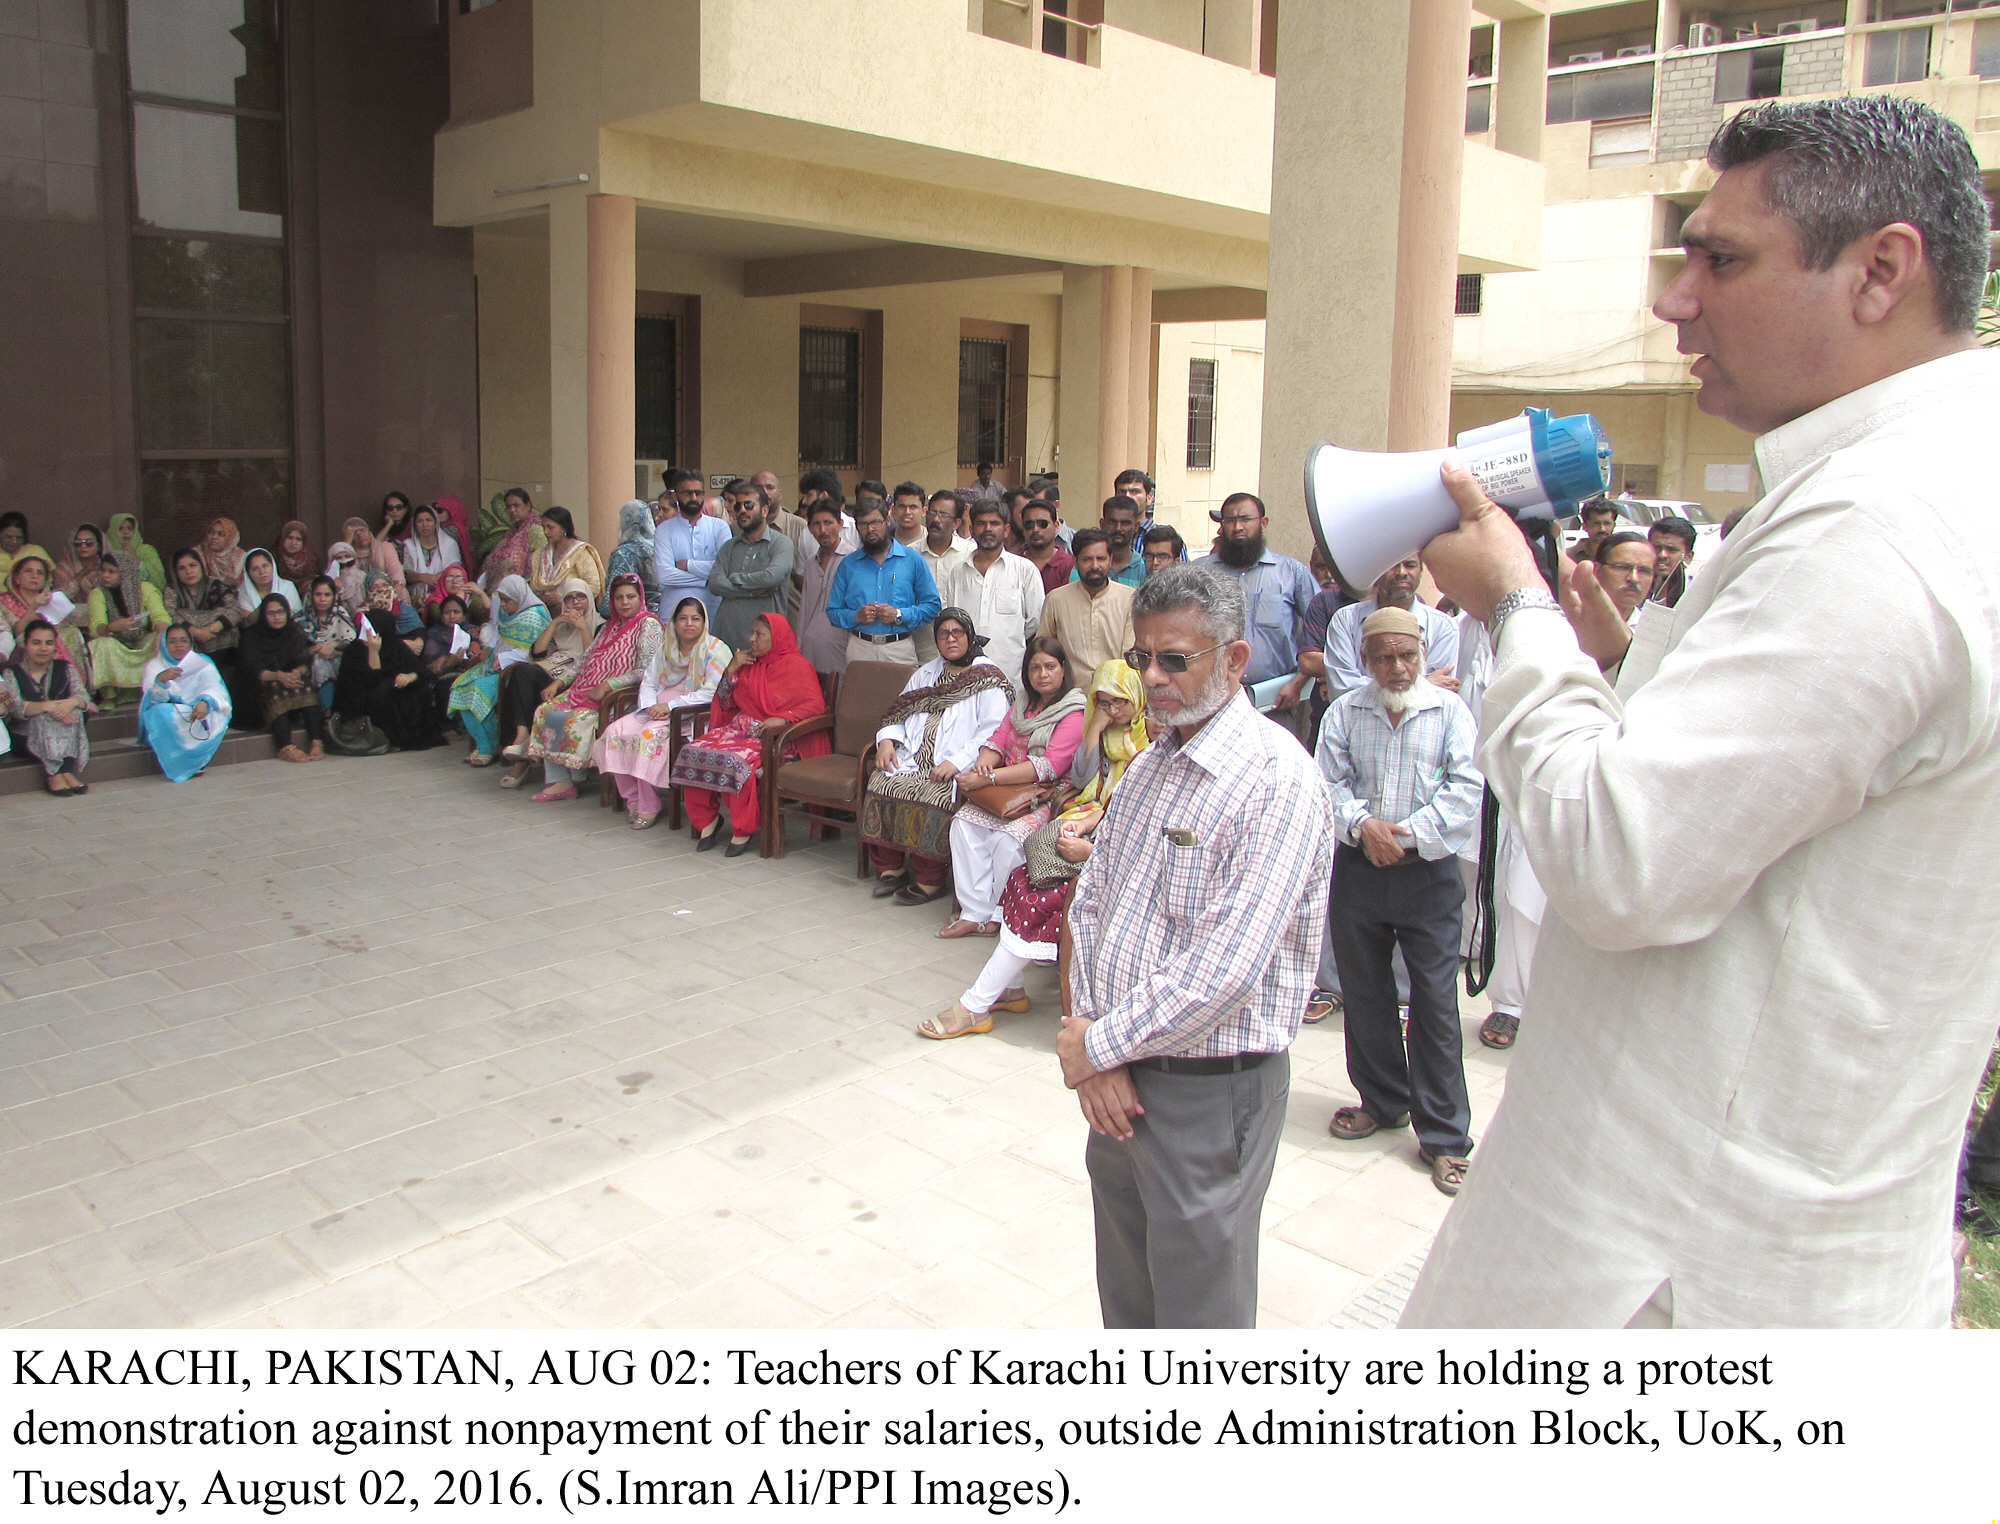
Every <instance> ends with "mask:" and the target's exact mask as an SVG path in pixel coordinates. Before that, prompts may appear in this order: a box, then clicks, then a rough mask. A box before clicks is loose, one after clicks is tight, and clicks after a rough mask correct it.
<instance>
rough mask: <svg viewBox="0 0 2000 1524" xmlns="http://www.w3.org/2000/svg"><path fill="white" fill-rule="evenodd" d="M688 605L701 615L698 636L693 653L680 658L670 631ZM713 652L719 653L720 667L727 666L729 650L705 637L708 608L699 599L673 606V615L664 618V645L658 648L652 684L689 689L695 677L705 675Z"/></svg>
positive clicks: (678, 645)
mask: <svg viewBox="0 0 2000 1524" xmlns="http://www.w3.org/2000/svg"><path fill="white" fill-rule="evenodd" d="M690 605H692V606H693V608H694V610H695V612H696V613H698V614H700V615H701V634H699V635H697V636H696V637H695V642H694V647H693V649H692V650H690V651H689V652H688V654H687V656H686V657H685V658H683V657H682V656H681V637H680V632H679V631H678V630H676V629H675V628H674V621H675V620H677V619H679V618H680V617H681V610H682V609H685V608H687V607H689V606H690ZM717 652H720V653H721V660H722V663H723V665H725V666H727V665H728V663H729V647H728V646H726V645H724V644H723V643H722V642H721V641H719V640H717V639H716V638H715V637H714V636H713V635H711V634H709V633H708V605H707V604H706V603H703V602H702V601H701V599H699V598H694V597H688V598H683V599H681V601H680V602H679V603H677V604H675V605H674V611H673V613H671V614H670V615H668V616H667V626H666V641H665V643H664V644H663V645H662V646H661V647H660V659H659V661H658V663H657V664H656V665H655V668H654V673H653V677H654V681H655V682H656V683H657V684H658V686H660V687H662V688H693V687H695V686H696V684H695V679H696V677H698V676H700V675H701V674H703V673H705V672H707V670H708V668H709V665H710V663H711V662H713V661H714V660H715V659H716V653H717Z"/></svg>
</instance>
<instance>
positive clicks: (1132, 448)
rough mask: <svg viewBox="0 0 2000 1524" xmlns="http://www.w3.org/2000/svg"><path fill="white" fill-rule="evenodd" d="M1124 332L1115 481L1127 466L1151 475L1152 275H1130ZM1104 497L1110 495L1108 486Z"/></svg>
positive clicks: (1148, 272)
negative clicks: (1120, 446)
mask: <svg viewBox="0 0 2000 1524" xmlns="http://www.w3.org/2000/svg"><path fill="white" fill-rule="evenodd" d="M1129 311H1130V315H1129V317H1128V318H1127V320H1126V328H1125V355H1126V359H1125V449H1124V451H1123V456H1122V458H1121V459H1120V460H1119V461H1118V463H1117V464H1116V465H1114V466H1112V468H1111V474H1112V476H1113V477H1114V478H1115V477H1116V476H1117V474H1118V473H1119V472H1120V471H1123V470H1124V469H1125V468H1126V467H1127V466H1137V467H1138V468H1139V469H1140V470H1141V471H1144V472H1145V473H1146V474H1147V475H1148V476H1151V475H1152V474H1153V272H1152V271H1151V270H1136V269H1135V270H1134V271H1133V272H1132V303H1131V307H1130V309H1129ZM1104 493H1105V496H1107V497H1109V496H1110V495H1111V486H1110V484H1109V482H1107V483H1106V484H1105V488H1104Z"/></svg>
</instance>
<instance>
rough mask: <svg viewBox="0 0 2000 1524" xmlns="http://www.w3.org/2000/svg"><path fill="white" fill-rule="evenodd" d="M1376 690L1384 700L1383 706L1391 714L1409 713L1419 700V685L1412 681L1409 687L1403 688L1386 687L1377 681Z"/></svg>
mask: <svg viewBox="0 0 2000 1524" xmlns="http://www.w3.org/2000/svg"><path fill="white" fill-rule="evenodd" d="M1375 692H1376V695H1377V696H1378V697H1379V698H1380V699H1381V700H1382V707H1383V708H1384V709H1386V710H1388V711H1389V713H1391V714H1408V713H1409V712H1410V710H1411V709H1412V708H1413V707H1414V706H1415V705H1416V702H1417V685H1416V684H1415V683H1411V684H1410V686H1409V687H1407V688H1401V689H1397V688H1384V687H1383V686H1382V685H1381V684H1380V683H1377V684H1376V685H1375Z"/></svg>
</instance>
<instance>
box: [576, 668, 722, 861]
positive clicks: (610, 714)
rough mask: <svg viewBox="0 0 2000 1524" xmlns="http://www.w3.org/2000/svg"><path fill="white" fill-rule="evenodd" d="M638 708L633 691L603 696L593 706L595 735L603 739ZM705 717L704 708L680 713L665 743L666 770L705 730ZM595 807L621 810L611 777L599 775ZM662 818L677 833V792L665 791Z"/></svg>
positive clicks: (620, 798)
mask: <svg viewBox="0 0 2000 1524" xmlns="http://www.w3.org/2000/svg"><path fill="white" fill-rule="evenodd" d="M638 707H639V690H638V688H637V687H630V688H619V689H616V690H614V691H613V692H611V693H607V694H605V695H604V697H603V698H602V699H600V700H599V701H598V705H597V733H598V734H599V735H600V736H601V735H603V734H604V732H605V731H607V730H609V729H610V728H611V724H612V721H614V720H622V719H624V718H625V716H626V715H628V714H630V713H632V712H633V711H634V710H635V709H637V708H638ZM708 713H709V712H708V710H707V708H706V707H704V708H700V709H695V708H692V707H690V708H688V709H684V710H682V711H680V713H679V716H678V720H677V723H676V724H675V725H674V731H673V735H672V736H671V737H670V738H669V739H668V741H667V766H668V767H669V768H671V767H672V766H673V764H674V763H676V762H678V761H679V760H680V755H681V747H683V746H684V745H686V744H687V743H688V741H689V740H691V739H692V738H693V737H695V736H698V735H701V734H702V733H703V732H704V731H706V730H707V729H708ZM597 804H598V808H600V809H609V810H612V811H618V810H623V809H624V808H625V796H624V795H622V794H620V793H619V792H618V785H617V783H616V782H615V781H614V780H613V778H612V776H611V774H609V773H607V772H603V771H600V772H599V773H598V775H597ZM666 815H667V829H668V830H670V831H678V830H679V829H680V828H681V791H680V790H679V789H677V788H674V789H668V790H667V798H666Z"/></svg>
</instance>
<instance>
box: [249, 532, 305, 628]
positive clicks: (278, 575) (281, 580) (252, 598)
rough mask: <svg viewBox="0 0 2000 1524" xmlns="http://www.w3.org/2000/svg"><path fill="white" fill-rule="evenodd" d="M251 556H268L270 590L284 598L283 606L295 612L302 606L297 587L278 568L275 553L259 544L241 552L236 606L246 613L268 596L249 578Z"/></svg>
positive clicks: (258, 605)
mask: <svg viewBox="0 0 2000 1524" xmlns="http://www.w3.org/2000/svg"><path fill="white" fill-rule="evenodd" d="M252 556H268V557H270V560H271V592H272V593H276V594H277V595H278V596H279V597H280V598H282V599H284V600H285V606H286V607H287V608H289V609H290V610H291V611H292V612H293V613H294V614H296V613H297V612H298V611H299V609H300V608H301V607H302V606H303V605H302V602H301V600H300V598H299V590H298V588H297V587H295V586H293V584H292V583H290V582H288V581H287V580H286V579H285V574H284V573H283V572H282V571H280V570H279V569H278V556H277V553H276V552H275V551H269V550H266V549H264V547H263V546H261V545H253V546H251V547H250V549H248V550H246V551H244V552H243V580H242V581H241V582H239V583H237V584H236V606H237V607H238V608H240V609H241V610H243V612H244V613H246V614H247V613H249V612H250V611H251V610H252V609H254V608H257V607H260V606H261V605H262V604H263V602H264V600H265V598H266V597H268V596H270V595H269V594H267V593H264V592H262V591H260V590H259V589H258V587H257V584H256V583H254V582H252V581H251V580H250V558H251V557H252Z"/></svg>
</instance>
